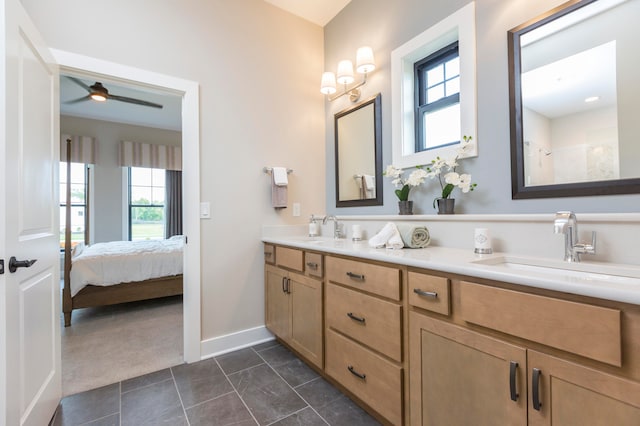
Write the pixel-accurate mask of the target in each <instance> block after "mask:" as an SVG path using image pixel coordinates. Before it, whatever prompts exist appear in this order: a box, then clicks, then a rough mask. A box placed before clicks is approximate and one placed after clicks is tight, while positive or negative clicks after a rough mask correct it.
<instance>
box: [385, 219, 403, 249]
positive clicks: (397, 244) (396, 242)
mask: <svg viewBox="0 0 640 426" xmlns="http://www.w3.org/2000/svg"><path fill="white" fill-rule="evenodd" d="M393 227H394V231H393V234H391V237H389V239H388V240H387V244H386V247H387V248H388V249H393V250H400V249H401V248H403V247H404V241H402V237H401V236H400V231H398V228H397V227H396V225H395V224H394V225H393Z"/></svg>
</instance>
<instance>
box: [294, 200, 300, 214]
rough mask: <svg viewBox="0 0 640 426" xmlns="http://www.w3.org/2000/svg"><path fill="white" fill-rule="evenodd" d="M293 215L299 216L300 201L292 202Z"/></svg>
mask: <svg viewBox="0 0 640 426" xmlns="http://www.w3.org/2000/svg"><path fill="white" fill-rule="evenodd" d="M293 216H294V217H297V216H300V203H293Z"/></svg>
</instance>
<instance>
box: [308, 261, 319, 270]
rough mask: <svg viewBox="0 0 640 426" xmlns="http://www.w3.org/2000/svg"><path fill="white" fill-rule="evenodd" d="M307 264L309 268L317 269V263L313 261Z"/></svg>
mask: <svg viewBox="0 0 640 426" xmlns="http://www.w3.org/2000/svg"><path fill="white" fill-rule="evenodd" d="M307 266H308V267H309V268H311V269H318V264H317V263H315V262H307Z"/></svg>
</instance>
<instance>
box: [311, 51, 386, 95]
mask: <svg viewBox="0 0 640 426" xmlns="http://www.w3.org/2000/svg"><path fill="white" fill-rule="evenodd" d="M375 68H376V64H375V61H374V59H373V50H372V49H371V48H370V47H369V46H363V47H361V48H359V49H358V51H357V52H356V72H358V73H359V74H362V81H361V82H359V83H356V84H354V85H353V86H351V87H349V85H350V84H352V83H353V82H354V81H355V77H354V74H353V63H352V62H351V61H350V60H348V59H345V60H342V61H340V62H339V63H338V72H337V73H336V74H334V73H332V72H325V73H323V74H322V80H321V83H320V92H321V93H323V94H325V95H329V96H328V97H327V99H329V101H330V102H331V101H335V100H336V99H338V98H339V97H340V96H343V95H347V94H348V95H349V99H351V102H356V101H357V100H358V99H360V89H359V88H360V87H361V86H364V85H365V84H366V83H367V74H368V73H370V72H371V71H373V70H374V69H375ZM336 83H337V84H341V85H343V87H344V89H343V91H342V92H340V93H338V94H335V93H336V91H337V89H336ZM334 94H335V95H334ZM331 95H333V96H331Z"/></svg>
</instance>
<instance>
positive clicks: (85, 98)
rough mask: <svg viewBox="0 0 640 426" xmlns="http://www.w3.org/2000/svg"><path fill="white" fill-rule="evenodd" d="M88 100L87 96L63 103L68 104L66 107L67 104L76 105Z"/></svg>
mask: <svg viewBox="0 0 640 426" xmlns="http://www.w3.org/2000/svg"><path fill="white" fill-rule="evenodd" d="M89 99H91V97H90V96H89V95H87V96H82V97H80V98H78V99H72V100H70V101H65V102H64V103H65V104H68V105H69V104H77V103H78V102H82V101H88V100H89Z"/></svg>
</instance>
